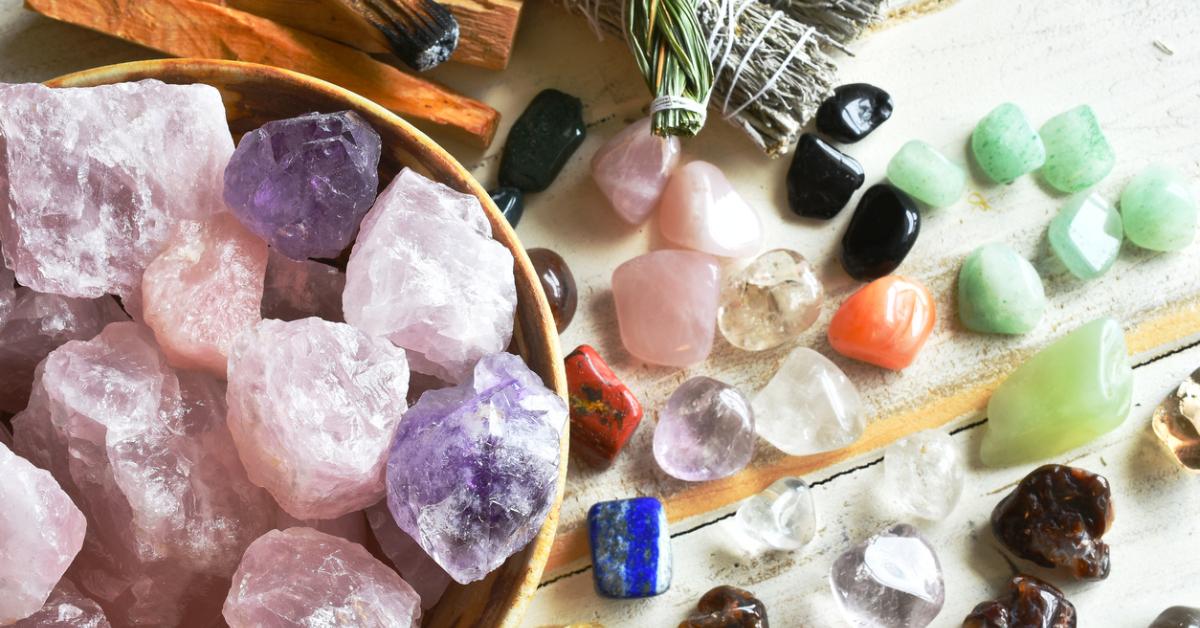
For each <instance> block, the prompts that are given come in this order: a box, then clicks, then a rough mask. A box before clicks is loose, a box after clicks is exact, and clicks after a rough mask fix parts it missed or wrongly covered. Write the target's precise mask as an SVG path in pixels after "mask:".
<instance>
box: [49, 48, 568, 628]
mask: <svg viewBox="0 0 1200 628" xmlns="http://www.w3.org/2000/svg"><path fill="white" fill-rule="evenodd" d="M189 71H191V72H198V71H201V72H205V73H209V74H218V75H224V76H228V77H230V78H242V79H244V78H245V77H247V76H251V75H259V76H261V77H263V78H264V79H265V80H276V81H282V82H285V83H290V84H292V85H293V86H295V87H297V88H299V89H301V90H305V91H315V92H325V93H328V94H331V95H333V96H335V97H336V98H338V99H341V100H344V101H346V102H348V103H350V104H351V105H352V106H353V108H355V109H359V110H365V111H368V112H370V113H371V114H372V115H374V116H376V117H377V118H382V119H383V120H385V121H386V122H387V123H388V124H390V125H393V126H395V127H397V128H399V129H400V130H401V131H402V133H404V134H407V135H409V136H411V137H412V139H413V141H414V143H415V144H416V145H417V146H418V147H419V149H420V151H421V153H422V155H421V157H422V158H428V159H432V160H434V161H436V163H437V165H438V166H439V167H440V168H441V170H442V172H444V173H448V174H449V175H450V176H451V177H453V179H454V180H453V181H452V182H449V183H452V184H453V185H451V187H453V188H455V189H457V190H460V191H465V192H467V193H470V194H472V195H473V196H475V197H476V198H478V199H479V201H480V204H481V205H483V209H484V212H485V213H486V214H487V216H488V220H489V222H490V223H491V225H492V238H493V239H494V240H496V241H498V242H500V243H501V244H502V245H504V246H505V248H507V249H508V250H509V251H510V252H511V253H512V254H513V265H514V268H513V274H514V277H515V278H516V280H517V281H518V282H521V281H523V280H524V281H525V282H527V283H528V284H530V285H529V286H528V287H530V288H531V290H528V291H527V292H528V294H530V295H532V296H533V298H534V299H535V303H534V306H535V307H534V310H533V311H534V314H535V318H536V320H534V321H532V323H533V324H534V325H536V328H537V331H538V332H539V333H540V334H541V335H544V336H545V339H546V343H545V345H546V346H545V350H544V352H542V353H543V355H542V358H543V359H545V361H546V362H547V364H548V365H549V367H550V368H549V371H548V372H547V373H545V374H543V375H542V377H543V380H545V383H546V385H547V386H548V387H549V388H550V389H551V390H553V391H554V392H555V393H557V394H558V395H559V397H561V398H562V399H563V400H564V401H567V402H568V404H569V400H568V395H567V377H566V370H565V366H564V364H563V359H562V349H561V346H560V343H559V334H558V329H557V327H556V326H555V323H554V318H553V316H552V314H551V310H550V304H549V301H548V299H547V297H546V294H545V291H544V290H543V289H542V287H541V283H540V281H538V279H537V273H536V271H535V270H534V267H533V264H532V263H531V262H530V260H529V256H528V255H527V254H526V252H525V247H524V245H523V244H522V243H521V240H520V238H518V237H517V234H516V232H515V230H514V229H513V228H512V226H511V225H510V224H509V223H508V220H507V219H506V218H504V216H503V214H501V213H500V210H499V208H497V206H496V204H495V202H494V201H492V199H491V196H490V195H489V194H488V193H487V191H486V190H485V189H484V188H483V186H482V185H481V184H480V183H479V181H477V180H476V179H475V177H473V176H472V175H471V174H470V173H469V172H468V171H467V170H466V168H464V167H463V165H462V164H461V163H460V162H459V161H458V160H457V159H455V158H454V156H452V155H451V154H450V153H448V152H447V151H446V149H444V148H442V146H441V145H440V144H438V143H437V142H435V141H433V140H432V139H431V138H430V137H429V136H428V135H426V134H425V133H424V132H423V131H421V130H420V129H418V128H417V127H415V126H413V124H412V123H410V122H408V121H407V120H405V119H404V118H402V117H401V116H399V115H398V114H396V113H394V112H392V111H390V110H389V109H387V108H385V107H383V106H382V105H379V104H377V103H375V102H374V101H372V100H370V99H368V98H365V97H363V96H361V95H359V94H357V93H355V92H352V91H350V90H348V89H345V88H343V87H340V86H338V85H335V84H333V83H330V82H328V81H324V80H322V79H318V78H315V77H312V76H309V75H307V74H302V73H300V72H296V71H293V70H287V69H283V68H279V67H275V66H268V65H262V64H258V63H249V62H245V61H229V60H220V59H195V58H182V59H177V58H165V59H149V60H144V61H130V62H125V63H117V64H111V65H104V66H99V67H95V68H90V69H86V70H80V71H78V72H72V73H69V74H64V75H61V76H58V77H55V78H53V79H50V80H48V81H45V82H44V83H43V84H44V85H46V86H48V87H85V86H95V85H103V84H112V83H118V82H125V81H130V80H140V78H153V76H152V75H153V74H155V73H165V72H174V73H179V74H187V73H188V72H189ZM442 183H447V181H442ZM521 335H522V332H521V326H520V325H519V324H514V326H513V339H514V342H516V344H517V345H518V346H519V347H521V346H522V345H524V341H523V339H522V338H521ZM523 359H524V358H523ZM568 407H569V406H568ZM569 442H570V421H569V420H567V421H566V422H565V424H564V427H563V434H562V440H561V443H560V453H561V455H560V464H559V477H558V481H557V485H556V492H555V498H554V503H553V506H552V507H551V509H550V512H549V514H548V515H547V516H546V520H545V522H544V523H543V524H542V527H541V529H540V530H539V531H538V534H537V536H536V537H534V539H533V540H532V541H531V542H530V543H529V545H527V546H526V548H525V549H524V550H522V551H527V552H528V553H529V559H528V561H527V562H526V566H525V569H524V573H523V577H522V580H521V582H520V584H519V585H517V586H516V587H515V588H514V589H513V592H514V594H513V599H511V600H509V602H510V606H509V607H508V608H507V609H505V612H504V613H503V614H501V615H500V616H499V617H498V620H497V622H496V623H495V625H496V626H503V627H506V628H507V627H515V626H518V625H519V624H520V622H521V619H522V618H523V616H524V614H525V610H526V608H527V607H528V605H529V603H530V601H531V600H532V599H533V595H534V594H535V593H536V592H537V588H538V585H539V584H540V582H541V578H542V573H543V571H544V570H545V567H546V562H547V560H548V559H549V556H550V550H551V548H552V546H553V543H554V537H555V533H556V531H557V528H558V519H559V510H560V508H561V506H562V501H563V496H564V492H565V489H566V479H567V466H568V452H569ZM518 553H519V552H518ZM510 558H511V557H510Z"/></svg>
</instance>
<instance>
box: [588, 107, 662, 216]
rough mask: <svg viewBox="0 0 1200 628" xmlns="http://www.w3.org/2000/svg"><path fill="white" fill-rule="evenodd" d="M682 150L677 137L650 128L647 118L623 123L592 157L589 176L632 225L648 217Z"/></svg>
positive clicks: (617, 211)
mask: <svg viewBox="0 0 1200 628" xmlns="http://www.w3.org/2000/svg"><path fill="white" fill-rule="evenodd" d="M681 152H682V150H681V148H680V142H679V138H678V137H675V136H669V137H659V136H657V135H654V134H653V133H652V132H651V131H650V118H642V119H641V120H638V121H637V122H634V123H633V124H631V125H629V126H627V127H625V129H623V130H622V131H621V132H620V133H617V134H616V135H614V136H613V137H612V139H610V140H608V141H607V142H605V143H604V146H601V147H600V150H598V151H596V155H595V157H592V180H593V181H595V182H596V187H598V188H600V192H601V193H603V194H604V196H605V197H606V198H607V199H608V202H609V203H610V204H611V205H612V208H613V210H614V211H615V212H616V213H617V215H618V216H620V217H621V219H622V220H624V221H625V222H627V223H629V224H631V225H640V224H642V223H643V222H645V221H646V219H647V218H649V217H650V214H651V212H653V211H654V208H655V207H658V200H659V198H661V197H662V193H663V188H665V187H666V185H667V179H668V178H669V177H670V176H671V172H672V171H674V170H675V166H677V165H678V164H679V156H680V153H681Z"/></svg>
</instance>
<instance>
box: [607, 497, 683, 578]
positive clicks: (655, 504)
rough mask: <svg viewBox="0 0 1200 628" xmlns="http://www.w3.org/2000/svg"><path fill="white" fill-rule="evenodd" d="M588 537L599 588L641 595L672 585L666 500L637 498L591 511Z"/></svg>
mask: <svg viewBox="0 0 1200 628" xmlns="http://www.w3.org/2000/svg"><path fill="white" fill-rule="evenodd" d="M588 541H589V544H590V546H591V552H592V577H593V578H594V582H595V585H596V592H597V593H599V594H600V595H602V596H604V597H610V598H642V597H651V596H654V595H659V594H661V593H665V592H666V591H667V589H669V588H670V587H671V532H670V530H669V529H668V528H667V514H666V511H665V510H664V509H663V505H662V502H660V501H658V499H657V498H655V497H634V498H632V499H618V500H615V501H608V502H600V503H598V504H595V505H593V506H592V507H591V508H590V509H589V510H588Z"/></svg>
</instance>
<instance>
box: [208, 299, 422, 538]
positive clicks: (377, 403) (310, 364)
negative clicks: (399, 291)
mask: <svg viewBox="0 0 1200 628" xmlns="http://www.w3.org/2000/svg"><path fill="white" fill-rule="evenodd" d="M407 393H408V361H407V360H406V359H405V353H404V350H403V349H400V348H399V347H396V346H394V345H392V344H391V343H389V342H388V341H387V340H386V339H384V338H373V337H370V336H368V335H366V334H364V333H362V332H361V331H358V330H357V329H354V328H353V327H351V326H349V325H347V324H345V323H332V322H329V321H323V320H321V319H319V318H305V319H302V320H298V321H290V322H284V321H277V320H269V319H268V320H264V321H262V322H261V323H259V324H258V325H256V326H255V327H253V328H252V329H250V330H248V331H246V332H245V333H243V334H242V335H241V336H239V337H238V339H237V341H236V342H235V343H234V346H233V350H232V352H231V353H230V356H229V393H228V399H229V429H230V431H232V432H233V439H234V442H236V443H237V450H238V454H239V455H240V456H241V458H242V462H244V463H245V465H246V471H247V473H249V474H250V479H251V480H252V481H253V482H254V483H255V484H258V485H259V486H262V487H264V488H266V489H267V490H268V491H270V493H271V495H273V496H274V497H275V500H276V501H277V502H279V505H280V507H282V508H283V509H284V510H286V511H287V512H288V514H290V515H292V516H293V517H296V518H297V519H333V518H336V517H341V516H342V515H345V514H347V513H350V512H353V511H355V510H362V509H364V508H366V507H367V506H370V505H371V504H374V503H375V502H377V501H379V500H380V499H381V498H382V497H383V493H384V484H383V472H384V465H385V464H386V462H387V451H388V446H389V445H391V443H392V436H393V435H394V434H395V432H396V426H397V425H398V424H399V422H400V418H401V416H402V415H403V414H404V411H405V410H406V409H407V408H408V403H407V401H406V394H407Z"/></svg>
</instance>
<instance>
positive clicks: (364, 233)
mask: <svg viewBox="0 0 1200 628" xmlns="http://www.w3.org/2000/svg"><path fill="white" fill-rule="evenodd" d="M491 236H492V228H491V225H490V224H489V223H488V221H487V216H486V215H485V214H484V213H483V207H482V206H480V204H479V200H478V199H476V198H475V197H473V196H470V195H467V194H461V193H459V192H455V191H454V190H451V189H450V188H448V187H446V186H444V185H442V184H440V183H435V182H433V181H430V180H429V179H426V178H425V177H423V176H421V175H419V174H417V173H416V172H413V171H412V170H409V169H407V168H406V169H404V170H403V171H401V172H400V174H398V175H396V178H395V179H394V180H392V183H391V184H390V185H388V187H387V188H386V189H385V190H384V191H383V193H382V194H380V195H379V198H378V199H377V200H376V201H375V206H374V207H373V208H371V211H370V212H369V213H368V214H367V216H366V218H364V219H363V221H362V229H361V231H360V232H359V234H358V239H357V240H356V241H355V243H354V250H353V252H352V253H351V254H350V261H349V263H348V264H347V266H346V290H345V292H344V293H343V295H342V305H343V307H344V309H345V314H346V321H347V322H349V323H350V324H351V325H354V326H355V327H357V328H359V329H361V330H363V331H365V332H367V333H368V334H371V335H376V336H386V337H387V338H388V339H389V340H391V341H392V342H393V343H395V344H397V345H398V346H401V347H404V349H405V350H406V351H408V359H409V363H410V364H411V365H412V368H413V370H414V371H418V372H420V373H425V374H427V375H433V376H435V377H438V378H440V379H443V380H446V381H449V382H458V381H461V380H462V379H464V378H466V377H467V376H469V374H470V372H471V367H472V366H473V365H474V364H475V362H477V361H478V360H479V359H480V358H481V357H483V356H485V355H489V354H492V353H495V352H497V351H502V350H504V348H505V347H507V346H508V341H509V339H510V338H511V337H512V328H513V312H514V311H515V309H516V304H517V289H516V282H515V279H514V277H513V257H512V253H510V252H509V251H508V249H506V248H504V246H503V245H501V244H500V243H499V242H496V241H495V240H493V239H492V237H491Z"/></svg>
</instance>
